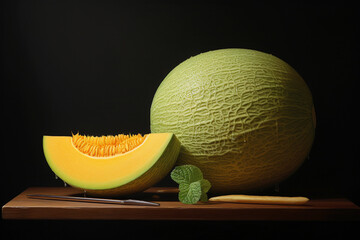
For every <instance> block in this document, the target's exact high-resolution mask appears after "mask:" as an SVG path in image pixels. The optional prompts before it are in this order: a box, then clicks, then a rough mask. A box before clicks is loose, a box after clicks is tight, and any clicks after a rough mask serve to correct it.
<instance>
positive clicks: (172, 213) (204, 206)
mask: <svg viewBox="0 0 360 240" xmlns="http://www.w3.org/2000/svg"><path fill="white" fill-rule="evenodd" d="M27 194H51V195H67V196H74V195H75V196H77V195H82V192H81V190H78V189H75V188H71V187H62V188H59V187H57V188H49V187H31V188H28V189H26V190H25V191H24V192H22V193H21V194H19V195H18V196H17V197H15V198H14V199H12V200H11V201H10V202H8V203H7V204H6V205H4V206H3V207H2V217H3V219H57V220H64V219H84V220H93V219H97V220H101V219H107V220H245V221H253V220H257V221H359V220H360V208H359V207H358V206H357V205H355V204H354V203H352V202H351V201H349V200H347V199H312V200H310V201H309V202H308V203H307V204H306V205H303V206H285V205H262V204H236V203H199V204H195V205H187V204H182V203H181V202H179V201H177V200H176V197H177V189H176V188H150V189H148V190H147V191H145V192H144V193H142V194H140V195H138V196H136V197H137V199H141V200H148V201H153V202H157V203H160V206H159V207H152V206H132V205H117V204H99V203H84V202H66V201H56V200H43V199H30V198H28V197H27Z"/></svg>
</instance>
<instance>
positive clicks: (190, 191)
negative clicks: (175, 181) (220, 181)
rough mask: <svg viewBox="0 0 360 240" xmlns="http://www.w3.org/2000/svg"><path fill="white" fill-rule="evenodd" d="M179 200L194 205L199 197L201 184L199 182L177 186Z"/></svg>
mask: <svg viewBox="0 0 360 240" xmlns="http://www.w3.org/2000/svg"><path fill="white" fill-rule="evenodd" d="M179 189H180V192H179V200H180V201H181V202H182V203H185V204H195V203H197V202H198V201H199V200H200V197H201V194H202V192H201V184H200V181H196V182H192V183H190V184H188V183H181V184H180V185H179Z"/></svg>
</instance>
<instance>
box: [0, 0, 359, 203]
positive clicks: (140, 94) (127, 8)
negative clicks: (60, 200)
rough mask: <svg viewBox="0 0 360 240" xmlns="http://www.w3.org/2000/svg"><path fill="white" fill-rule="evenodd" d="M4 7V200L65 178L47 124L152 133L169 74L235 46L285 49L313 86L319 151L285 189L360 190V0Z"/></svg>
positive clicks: (284, 55) (318, 193)
mask: <svg viewBox="0 0 360 240" xmlns="http://www.w3.org/2000/svg"><path fill="white" fill-rule="evenodd" d="M194 2H195V1H194ZM290 2H291V3H290ZM2 14H3V18H2V23H3V25H2V27H3V31H2V80H1V81H2V86H1V97H2V109H1V112H2V120H3V121H2V122H3V123H2V129H3V131H2V138H3V143H2V144H1V146H2V153H3V157H2V159H1V191H0V192H1V203H2V205H3V204H5V203H6V202H7V201H9V200H10V199H11V198H12V197H14V196H16V195H17V194H18V193H20V192H21V191H22V190H24V189H25V188H27V187H29V186H61V185H62V183H61V181H60V180H55V179H54V176H53V174H52V173H51V171H50V169H49V167H48V166H47V164H46V162H45V159H44V156H43V152H42V136H43V135H45V134H48V135H69V134H71V132H77V131H79V132H80V133H83V134H91V135H102V134H117V133H129V132H130V133H138V132H140V133H147V132H149V131H150V128H149V121H150V119H149V113H150V106H151V101H152V97H153V95H154V93H155V91H156V89H157V87H158V85H159V84H160V82H161V81H162V80H163V79H164V77H165V76H166V75H167V73H168V72H169V71H170V70H171V69H173V68H174V67H175V66H176V65H177V64H179V63H180V62H182V61H184V60H185V59H187V58H188V57H190V56H194V55H196V54H199V53H201V52H205V51H209V50H215V49H220V48H230V47H231V48H250V49H256V50H260V51H264V52H267V53H271V54H273V55H275V56H278V57H279V58H281V59H283V60H284V61H286V62H288V63H289V64H290V65H292V66H293V67H294V68H295V69H296V70H297V71H298V72H299V73H300V75H302V77H303V78H304V80H305V81H306V82H307V84H308V85H309V87H310V89H311V91H312V93H313V98H314V104H315V108H316V113H317V130H316V139H315V143H314V146H313V149H312V151H311V153H310V158H309V159H308V160H306V162H305V163H304V164H303V166H302V167H301V168H300V169H299V171H298V172H296V174H294V175H293V176H292V177H290V178H289V179H288V180H286V181H285V182H283V183H282V184H281V185H280V190H281V191H282V192H283V193H284V194H299V195H305V196H310V197H328V196H331V197H338V196H341V197H348V198H350V199H352V200H354V201H355V202H358V201H359V188H360V184H359V173H360V172H359V169H360V168H359V160H358V158H356V155H355V152H356V148H357V147H358V146H357V145H358V143H357V142H358V141H357V138H358V137H357V134H356V133H357V132H358V131H357V127H356V126H357V125H356V124H355V123H356V122H357V119H358V117H357V115H355V114H357V111H356V110H357V109H358V107H356V104H355V90H356V89H357V86H356V85H355V83H356V82H357V80H359V70H358V66H359V57H358V56H359V55H358V54H359V48H358V42H359V37H358V36H359V25H358V20H359V19H358V16H359V10H357V7H356V6H355V5H351V4H348V3H345V2H337V3H326V4H318V3H316V4H315V3H313V4H304V3H299V2H294V1H289V2H287V1H283V2H280V3H279V2H277V3H274V2H273V3H266V2H265V1H264V2H261V1H257V2H254V3H251V4H249V3H248V4H240V3H237V4H235V3H232V2H228V1H223V2H221V3H220V2H214V1H207V2H206V1H200V2H196V3H190V2H189V3H188V2H182V3H174V2H171V1H152V2H151V3H147V2H146V1H128V3H126V2H122V1H78V0H75V1H65V0H62V1H60V0H52V1H45V0H43V1H5V2H4V3H3V13H2ZM160 184H162V185H171V184H172V183H171V182H170V180H169V179H165V180H164V181H163V182H161V183H160Z"/></svg>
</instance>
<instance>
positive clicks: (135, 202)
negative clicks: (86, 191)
mask: <svg viewBox="0 0 360 240" xmlns="http://www.w3.org/2000/svg"><path fill="white" fill-rule="evenodd" d="M27 197H28V198H35V199H45V200H58V201H73V202H88V203H107V204H123V205H138V206H154V207H155V206H160V204H159V203H154V202H148V201H142V200H135V199H126V200H118V199H107V198H90V197H73V196H58V195H46V194H28V195H27Z"/></svg>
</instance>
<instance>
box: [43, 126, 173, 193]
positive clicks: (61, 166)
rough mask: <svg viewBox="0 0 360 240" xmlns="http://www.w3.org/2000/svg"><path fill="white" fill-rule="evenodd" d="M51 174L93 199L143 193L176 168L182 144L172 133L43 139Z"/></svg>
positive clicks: (77, 135)
mask: <svg viewBox="0 0 360 240" xmlns="http://www.w3.org/2000/svg"><path fill="white" fill-rule="evenodd" d="M43 147H44V153H45V157H46V160H47V162H48V164H49V166H50V168H51V169H52V171H53V172H54V173H55V174H56V175H57V176H58V177H60V178H61V179H62V180H63V181H64V182H66V183H68V184H69V185H71V186H73V187H76V188H81V189H84V190H85V191H86V192H87V194H89V195H94V196H116V195H127V194H132V193H136V192H140V191H143V190H145V189H147V188H149V187H151V186H153V185H154V184H155V183H157V182H158V181H160V180H161V179H162V178H163V177H165V176H166V175H167V174H168V173H169V171H170V170H171V169H172V168H173V166H174V164H175V162H176V159H177V156H178V154H179V151H180V143H179V140H178V139H177V138H176V136H175V135H174V134H172V133H157V134H148V135H145V136H142V135H140V134H138V135H121V134H120V135H116V136H102V137H94V136H82V135H79V134H76V135H73V136H72V137H70V136H44V137H43Z"/></svg>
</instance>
